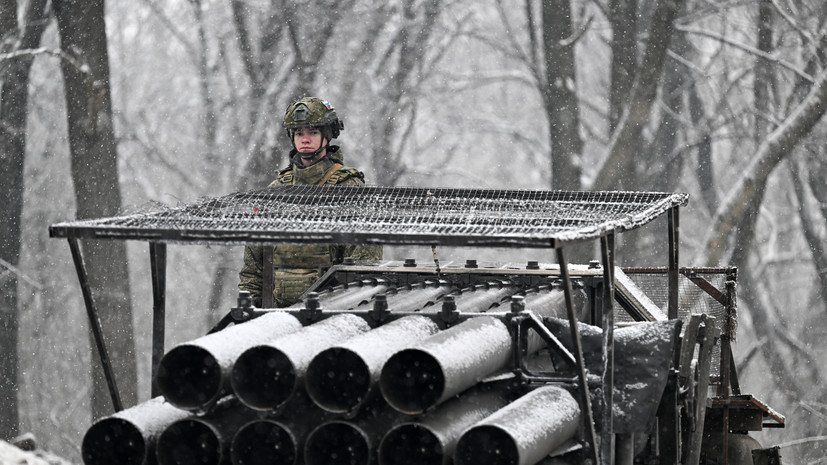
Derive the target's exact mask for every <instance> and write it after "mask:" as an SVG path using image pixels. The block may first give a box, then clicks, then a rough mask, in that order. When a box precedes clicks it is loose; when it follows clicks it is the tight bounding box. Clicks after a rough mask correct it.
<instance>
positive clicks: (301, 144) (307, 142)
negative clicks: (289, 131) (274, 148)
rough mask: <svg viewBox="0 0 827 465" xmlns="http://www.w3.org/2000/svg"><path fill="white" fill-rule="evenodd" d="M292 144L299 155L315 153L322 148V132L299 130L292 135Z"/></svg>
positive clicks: (310, 129) (311, 129)
mask: <svg viewBox="0 0 827 465" xmlns="http://www.w3.org/2000/svg"><path fill="white" fill-rule="evenodd" d="M293 142H295V143H296V150H298V151H299V153H311V152H315V151H316V150H318V149H319V147H321V146H322V132H321V131H319V130H318V129H316V128H300V129H296V131H295V132H294V133H293Z"/></svg>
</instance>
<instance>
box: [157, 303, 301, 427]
mask: <svg viewBox="0 0 827 465" xmlns="http://www.w3.org/2000/svg"><path fill="white" fill-rule="evenodd" d="M301 328H302V325H301V323H300V322H299V320H297V319H296V318H295V317H293V316H291V315H289V314H287V313H284V312H270V313H267V314H265V315H262V316H261V317H259V318H256V319H254V320H251V321H248V322H245V323H241V324H238V325H235V326H231V327H228V328H226V329H224V330H222V331H218V332H216V333H213V334H209V335H207V336H203V337H200V338H198V339H195V340H194V341H190V342H186V343H183V344H179V345H178V346H176V347H174V348H173V349H172V350H170V351H169V352H167V354H166V355H164V358H162V359H161V363H160V365H159V366H158V374H157V378H156V380H155V381H156V383H157V386H158V389H159V390H160V391H161V393H162V394H163V396H164V397H165V398H166V399H167V401H168V402H169V403H171V404H173V405H175V406H176V407H178V408H182V409H184V410H191V411H195V410H205V409H208V408H209V407H210V406H212V405H214V404H215V403H216V402H217V401H218V400H219V399H220V398H221V397H224V396H225V395H227V394H229V393H230V389H231V385H230V374H231V372H232V369H233V364H234V362H235V361H236V359H237V358H238V356H239V355H241V354H242V352H244V350H246V349H248V348H250V347H253V346H256V345H259V344H264V343H265V342H268V341H272V340H275V339H278V338H279V337H282V336H284V335H287V334H290V333H293V332H296V331H298V330H300V329H301Z"/></svg>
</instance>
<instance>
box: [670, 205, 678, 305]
mask: <svg viewBox="0 0 827 465" xmlns="http://www.w3.org/2000/svg"><path fill="white" fill-rule="evenodd" d="M667 221H668V222H669V225H668V226H667V229H668V232H667V235H668V241H669V270H668V277H669V308H668V316H669V319H670V320H674V319H677V318H678V272H679V269H678V263H679V261H678V258H679V257H678V250H679V238H678V224H679V220H678V207H672V208H670V209H669V214H668V215H667Z"/></svg>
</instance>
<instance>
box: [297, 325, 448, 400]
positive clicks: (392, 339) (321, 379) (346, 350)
mask: <svg viewBox="0 0 827 465" xmlns="http://www.w3.org/2000/svg"><path fill="white" fill-rule="evenodd" d="M438 330H439V328H438V327H437V325H436V323H434V322H433V321H431V319H429V318H427V317H424V316H407V317H403V318H400V319H398V320H396V321H393V322H391V323H388V324H385V325H383V326H380V327H379V328H376V329H374V330H372V331H368V332H367V333H365V334H362V335H360V336H357V337H354V338H353V339H350V340H349V341H346V342H344V343H343V344H339V345H336V346H333V347H331V348H329V349H326V350H324V351H322V352H320V353H319V354H318V355H316V357H314V358H313V360H312V361H311V362H310V365H308V367H307V375H306V377H305V388H306V389H307V393H308V394H309V395H310V398H311V399H313V401H314V402H315V403H316V404H317V405H319V406H320V407H322V408H323V409H325V410H328V411H330V412H337V413H344V412H347V411H350V410H353V409H355V408H357V407H358V406H359V405H361V404H362V403H363V402H365V400H366V399H367V398H368V395H369V394H370V392H371V391H372V390H373V388H374V386H375V385H376V384H377V383H378V382H379V375H380V373H381V370H382V367H383V365H384V363H385V361H387V359H388V358H389V357H390V356H391V355H393V354H394V353H395V352H396V351H398V350H399V349H401V348H403V347H406V346H408V345H411V344H415V343H417V342H419V341H421V340H423V339H425V338H427V337H428V336H431V335H433V334H435V333H436V332H437V331H438Z"/></svg>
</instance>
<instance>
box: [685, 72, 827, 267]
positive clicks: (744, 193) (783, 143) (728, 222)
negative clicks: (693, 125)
mask: <svg viewBox="0 0 827 465" xmlns="http://www.w3.org/2000/svg"><path fill="white" fill-rule="evenodd" d="M825 110H827V70H824V71H822V72H821V74H820V75H819V76H817V77H816V78H815V80H814V83H813V85H812V87H811V90H810V92H809V94H807V96H806V97H805V98H804V100H803V101H802V102H801V103H800V104H799V105H798V106H797V107H796V108H795V109H794V110H793V111H792V113H791V114H790V115H789V116H788V117H787V118H786V119H785V120H784V121H783V122H782V123H781V124H780V125H779V126H778V127H777V128H776V129H775V130H773V131H772V132H771V133H769V134H768V135H767V137H766V138H765V139H764V140H763V141H762V142H761V145H760V146H759V147H758V149H757V150H756V153H755V154H754V156H753V157H752V161H751V162H750V163H749V164H748V165H747V166H746V167H745V169H744V170H743V174H742V175H741V177H740V178H739V179H737V180H736V181H735V183H734V184H733V186H732V188H731V189H730V190H729V192H728V193H727V195H726V197H725V199H724V200H723V203H722V204H721V206H720V207H719V208H718V211H716V212H715V215H714V216H713V218H712V221H711V224H712V226H711V227H710V232H709V234H708V235H707V238H706V240H705V241H704V247H703V248H702V249H701V252H700V255H699V257H697V259H696V260H695V261H696V262H697V263H707V264H717V263H720V262H721V259H722V258H723V257H724V254H725V253H726V250H727V247H726V245H727V242H728V240H729V239H730V238H731V237H732V235H733V233H734V232H735V230H736V226H737V224H738V222H739V221H741V220H742V219H743V217H744V215H745V214H746V212H747V210H748V209H749V207H750V206H751V205H753V203H754V202H756V200H757V199H760V197H761V195H762V194H763V192H764V189H765V186H766V183H767V178H769V176H770V174H771V173H772V171H773V170H774V169H775V167H776V166H778V164H779V163H780V162H781V161H782V160H783V159H784V157H786V156H787V155H788V154H789V153H790V152H791V151H792V150H793V149H794V148H795V146H796V145H797V144H798V143H799V142H801V140H803V139H804V138H805V137H807V135H808V134H809V133H810V131H812V129H813V127H814V126H815V125H816V123H818V121H819V120H820V119H821V117H822V116H823V115H824V112H825Z"/></svg>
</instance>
